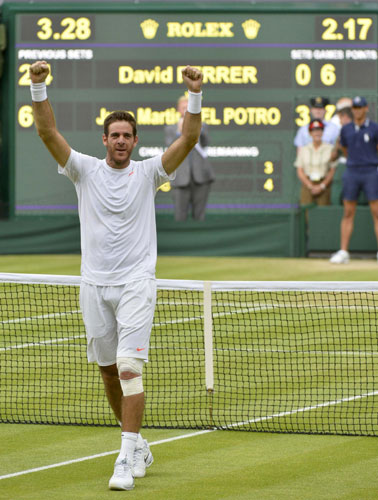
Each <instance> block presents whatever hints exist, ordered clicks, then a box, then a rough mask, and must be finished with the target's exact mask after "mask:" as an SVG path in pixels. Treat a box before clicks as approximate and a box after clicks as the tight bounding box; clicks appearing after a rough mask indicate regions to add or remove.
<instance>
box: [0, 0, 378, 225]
mask: <svg viewBox="0 0 378 500" xmlns="http://www.w3.org/2000/svg"><path fill="white" fill-rule="evenodd" d="M365 7H366V6H365ZM371 9H373V10H371ZM374 9H376V10H375V11H374ZM5 10H6V12H5V17H4V19H5V21H6V22H7V24H8V33H9V60H8V68H9V74H8V78H7V80H6V81H5V85H4V86H3V99H4V96H6V97H5V99H6V103H5V104H4V106H5V115H4V114H3V119H4V117H5V119H6V120H7V123H9V124H10V125H11V126H10V129H9V130H8V131H7V132H6V134H8V135H9V137H7V144H8V146H9V150H8V153H7V154H8V160H9V161H8V165H9V168H10V171H9V186H10V188H9V189H10V193H9V200H10V205H11V213H12V214H16V215H20V214H54V213H57V214H62V213H75V212H76V207H77V200H76V194H75V191H74V188H73V186H72V185H71V183H70V182H69V181H68V180H67V179H65V178H62V176H59V175H58V174H57V167H56V165H55V164H54V161H53V160H52V159H51V157H50V156H49V154H48V153H47V151H46V150H45V148H44V146H43V145H42V144H41V141H40V140H39V138H38V136H37V134H36V131H35V127H34V124H33V114H32V108H31V98H30V90H29V84H30V81H29V66H30V64H31V63H32V62H33V61H36V60H41V59H45V60H46V61H48V63H49V64H50V66H51V77H50V78H49V80H48V82H47V84H48V96H49V99H50V101H51V103H52V105H53V108H54V111H55V115H56V120H57V124H58V128H59V130H60V131H61V132H62V134H63V135H64V136H65V137H66V139H67V141H68V142H69V144H70V145H71V147H73V148H74V149H76V150H78V151H81V152H83V153H86V154H90V155H93V156H97V157H100V158H101V157H104V156H105V150H104V146H103V145H102V140H101V134H102V125H103V121H104V118H105V117H106V115H107V114H108V113H109V112H111V111H113V110H116V109H126V110H128V111H131V112H132V113H134V115H135V117H136V119H137V123H138V135H139V144H138V146H137V148H136V150H135V153H134V156H133V158H134V159H135V160H139V159H143V158H146V157H150V156H153V155H155V154H159V153H161V152H163V151H164V126H165V125H168V124H172V123H175V122H176V121H177V120H178V115H177V112H176V109H175V105H176V101H177V99H178V98H179V97H180V96H181V95H182V94H183V92H184V90H185V87H184V85H183V83H182V77H181V68H182V67H184V66H185V65H187V64H191V65H195V66H198V67H200V68H201V69H202V71H203V74H204V88H203V111H202V117H203V121H204V122H206V123H207V124H208V125H209V131H210V146H209V148H208V155H209V157H210V159H211V161H212V163H213V165H214V170H215V174H216V181H215V183H214V185H213V188H212V191H211V195H210V199H209V210H210V211H221V210H227V211H229V210H234V211H235V210H236V211H249V210H256V209H288V208H294V207H295V206H296V204H297V180H296V172H295V169H294V167H293V161H294V159H295V148H294V146H293V139H294V135H295V132H296V130H297V128H298V127H299V126H301V125H304V124H307V123H308V122H309V119H310V115H309V99H310V98H311V97H315V96H325V97H328V98H329V99H330V101H331V104H330V105H329V106H328V107H327V116H326V118H330V117H331V116H332V115H333V113H334V111H335V103H336V101H337V99H338V98H340V97H342V96H355V95H363V96H365V97H366V98H367V99H368V102H369V106H370V116H371V118H373V119H375V118H376V110H377V106H376V102H377V74H378V62H377V60H378V37H377V25H378V10H377V7H374V5H371V8H365V9H362V10H361V9H360V10H356V8H354V9H352V10H350V11H345V10H344V11H341V10H338V9H336V7H335V8H332V7H328V8H327V6H325V5H324V4H323V5H322V4H319V5H318V10H316V9H313V10H312V11H309V10H307V11H301V10H300V8H297V9H292V8H291V9H290V8H286V9H285V8H283V7H282V6H281V10H278V9H270V10H266V9H265V10H264V9H263V8H261V6H260V8H258V7H256V8H255V9H254V8H253V7H251V6H245V9H244V10H242V9H241V7H240V5H239V8H238V9H237V10H235V9H234V8H233V7H232V6H229V7H228V8H227V6H222V9H221V8H219V9H218V10H216V9H214V6H213V5H212V6H211V8H210V6H209V8H208V9H206V5H203V7H202V8H201V9H200V8H199V7H197V8H196V7H195V5H194V6H193V8H192V10H191V11H189V10H188V11H185V9H183V8H181V6H180V8H179V5H178V6H177V9H176V10H175V6H174V5H171V6H170V8H169V9H168V8H166V9H164V8H163V7H162V8H160V9H159V8H157V7H156V6H155V8H153V7H151V9H150V10H148V9H146V6H144V9H143V10H142V7H141V8H140V9H139V10H138V9H137V8H135V6H134V8H133V9H131V8H130V7H128V6H127V5H122V6H121V5H119V4H114V5H112V4H111V3H109V2H107V4H106V6H105V7H104V6H101V4H96V10H95V9H94V7H93V6H91V4H84V3H83V4H81V5H80V6H79V5H78V4H76V5H75V6H74V7H72V4H71V8H68V7H65V6H64V4H60V7H59V8H58V7H57V6H56V5H55V8H53V7H52V6H51V5H49V4H34V6H33V5H30V4H28V5H25V6H24V8H22V5H20V4H18V6H17V8H14V9H12V6H11V5H5ZM156 206H157V210H158V211H167V210H168V211H169V210H171V209H172V197H171V193H170V186H169V184H167V185H164V186H163V187H162V189H160V190H159V192H158V193H157V197H156Z"/></svg>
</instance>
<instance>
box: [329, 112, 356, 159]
mask: <svg viewBox="0 0 378 500" xmlns="http://www.w3.org/2000/svg"><path fill="white" fill-rule="evenodd" d="M337 115H338V116H337V119H338V121H339V123H340V127H343V126H344V125H347V124H348V123H351V122H352V121H353V113H352V108H342V109H341V110H340V111H339V112H338V113H337ZM342 155H343V150H342V148H341V145H340V136H339V137H338V138H337V141H336V144H335V146H334V148H333V150H332V154H331V160H332V161H336V160H338V161H339V162H340V163H346V158H345V157H344V156H342Z"/></svg>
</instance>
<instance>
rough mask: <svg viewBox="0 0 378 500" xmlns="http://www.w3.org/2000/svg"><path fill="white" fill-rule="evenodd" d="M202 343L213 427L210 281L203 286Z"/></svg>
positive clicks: (210, 417) (211, 424)
mask: <svg viewBox="0 0 378 500" xmlns="http://www.w3.org/2000/svg"><path fill="white" fill-rule="evenodd" d="M203 312H204V341H205V376H206V390H207V394H208V399H209V420H210V426H211V427H213V393H214V361H213V317H212V297H211V281H205V282H204V284H203Z"/></svg>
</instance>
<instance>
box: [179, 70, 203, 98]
mask: <svg viewBox="0 0 378 500" xmlns="http://www.w3.org/2000/svg"><path fill="white" fill-rule="evenodd" d="M182 77H183V79H184V82H185V83H186V86H187V87H188V90H190V91H191V92H201V85H202V80H203V75H202V73H201V71H200V70H199V69H197V68H193V67H192V66H187V67H186V68H185V69H183V70H182Z"/></svg>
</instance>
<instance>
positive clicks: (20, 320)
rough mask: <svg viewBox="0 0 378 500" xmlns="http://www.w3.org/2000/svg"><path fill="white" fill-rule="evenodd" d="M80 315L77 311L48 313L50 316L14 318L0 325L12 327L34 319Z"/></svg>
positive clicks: (0, 322)
mask: <svg viewBox="0 0 378 500" xmlns="http://www.w3.org/2000/svg"><path fill="white" fill-rule="evenodd" d="M78 313H81V311H80V310H78V311H68V312H60V313H50V314H41V315H39V316H27V317H26V318H14V319H7V320H4V321H0V325H12V324H14V323H27V322H28V321H34V320H36V319H47V318H59V317H61V316H70V315H71V314H78Z"/></svg>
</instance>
